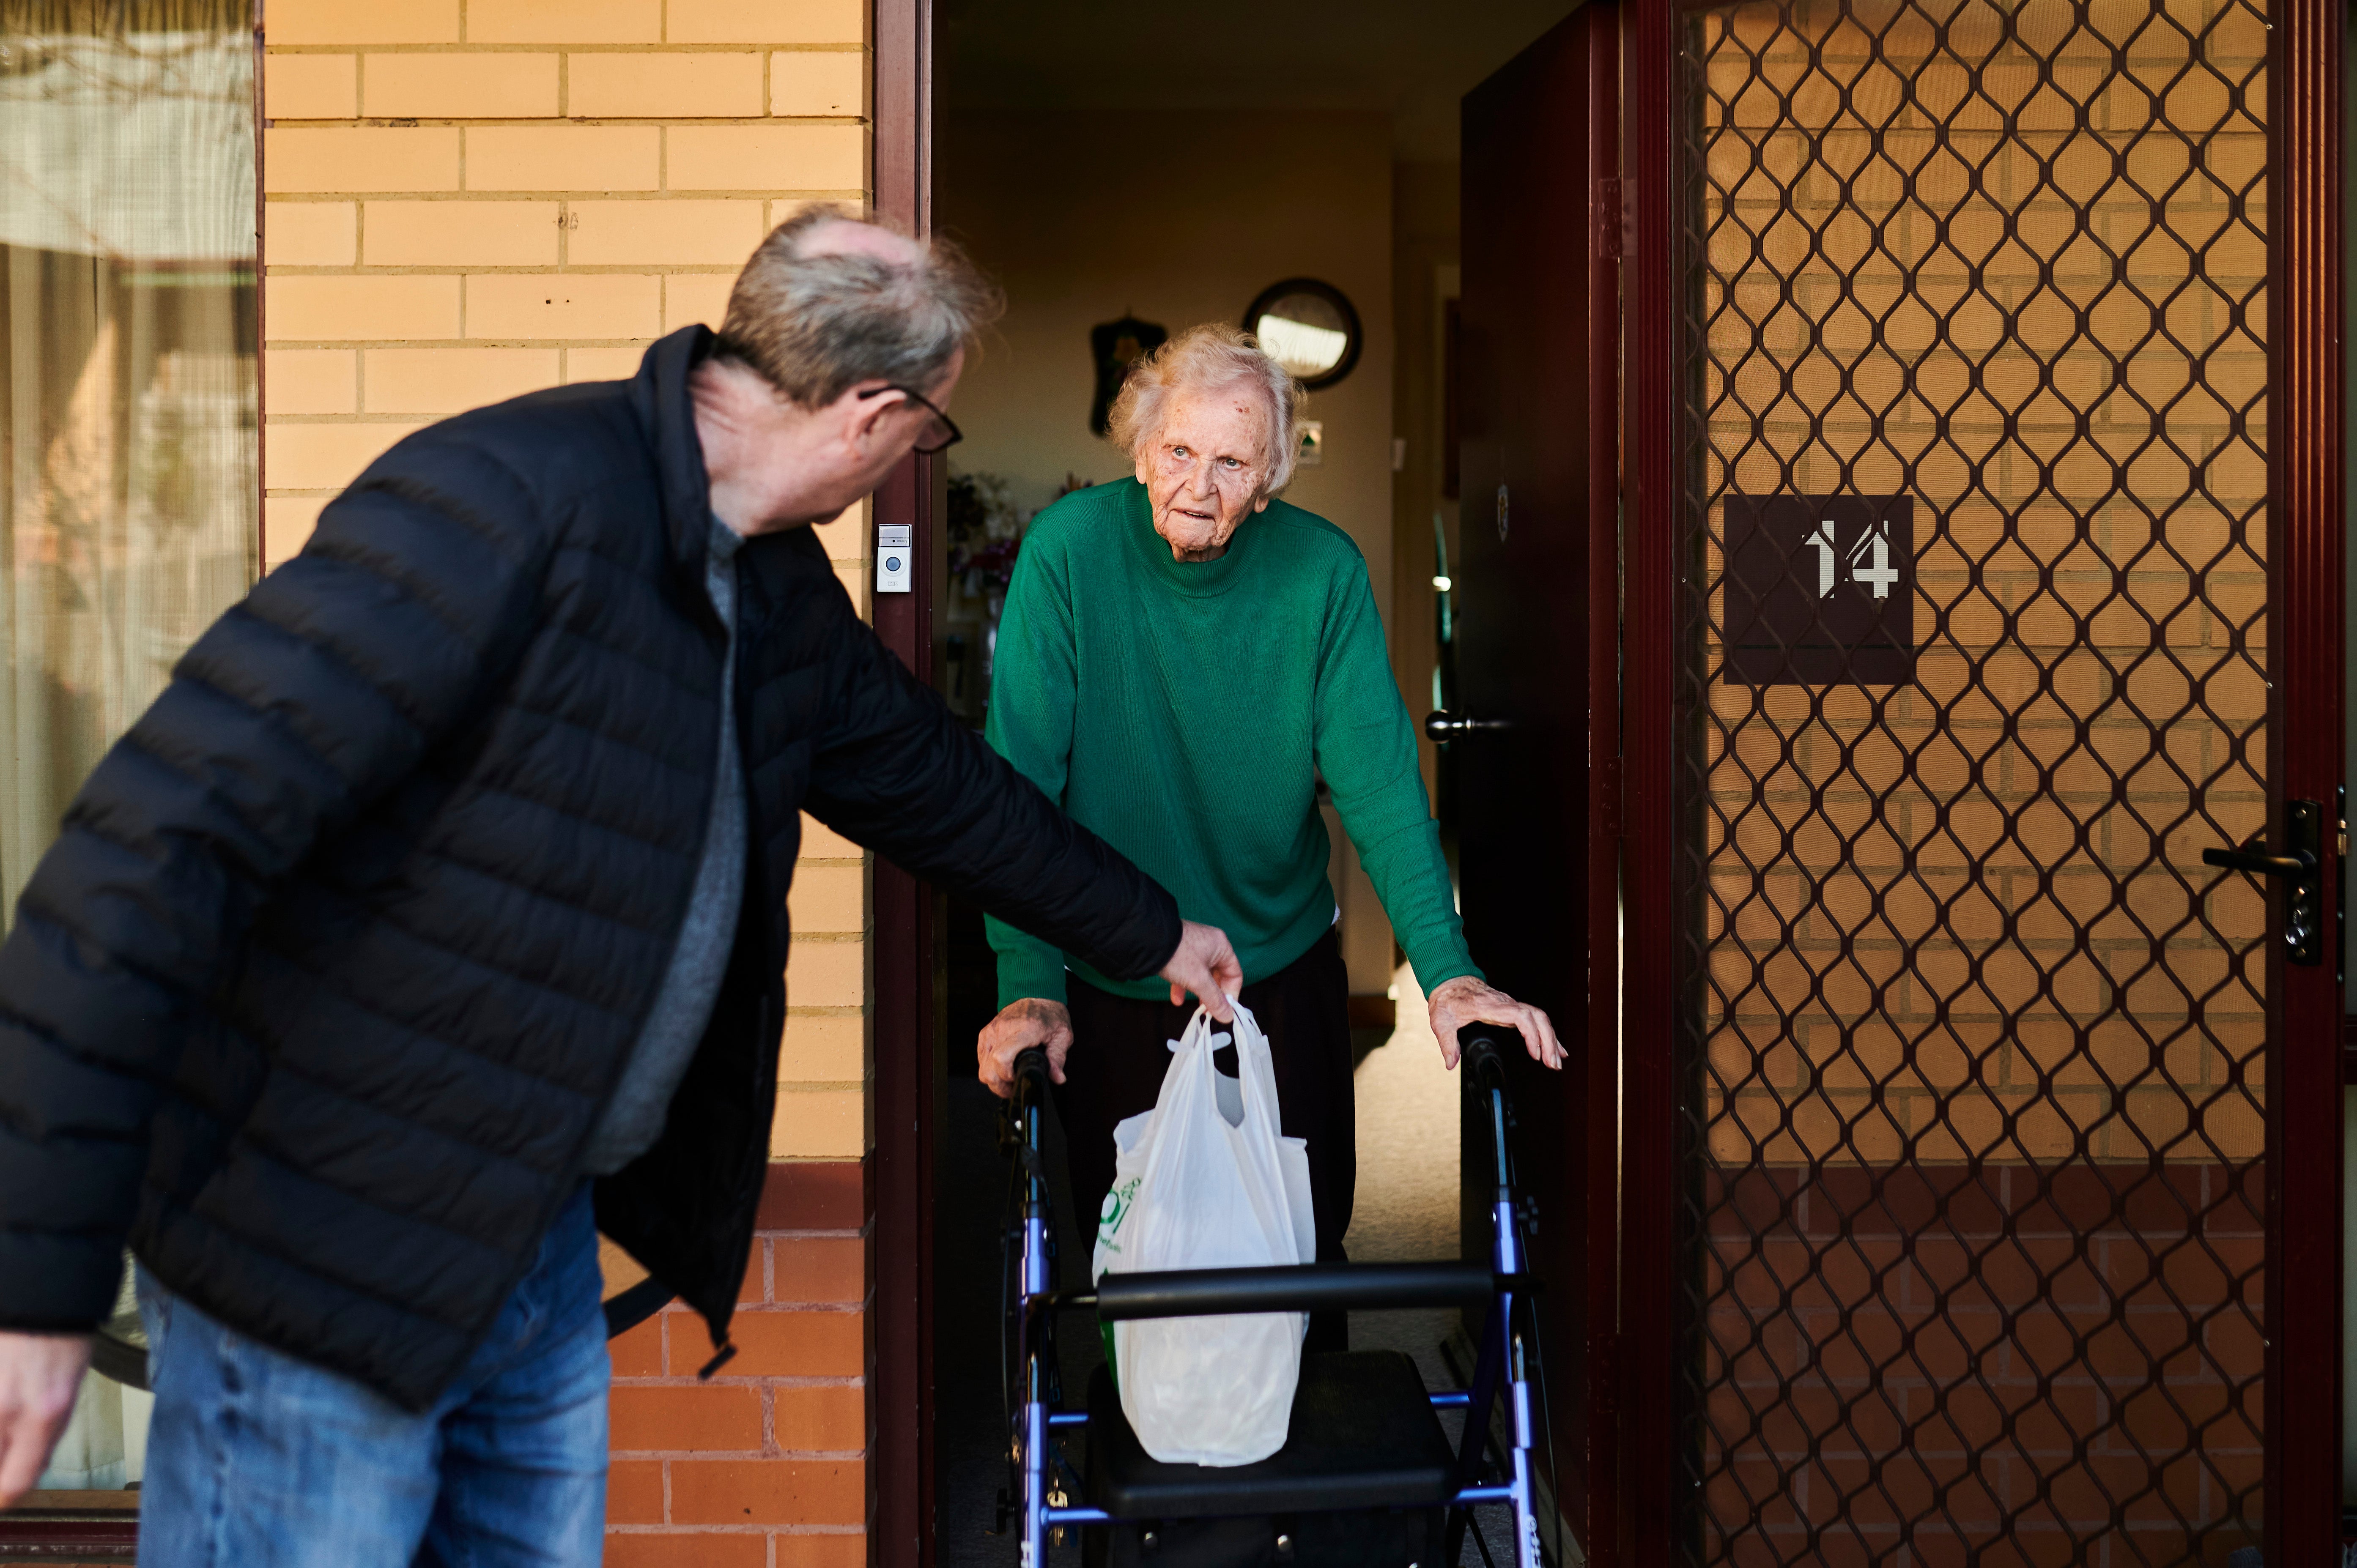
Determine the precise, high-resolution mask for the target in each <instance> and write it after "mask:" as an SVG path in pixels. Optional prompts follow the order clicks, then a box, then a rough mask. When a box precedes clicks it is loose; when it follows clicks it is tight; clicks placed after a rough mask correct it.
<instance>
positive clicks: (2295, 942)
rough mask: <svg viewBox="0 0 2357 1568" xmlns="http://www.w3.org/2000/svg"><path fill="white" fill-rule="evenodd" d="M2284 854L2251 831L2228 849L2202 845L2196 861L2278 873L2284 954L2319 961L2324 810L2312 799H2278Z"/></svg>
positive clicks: (2303, 961) (2321, 956)
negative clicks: (2281, 801) (2281, 890)
mask: <svg viewBox="0 0 2357 1568" xmlns="http://www.w3.org/2000/svg"><path fill="white" fill-rule="evenodd" d="M2284 836H2285V837H2286V838H2287V839H2289V840H2290V841H2291V842H2290V843H2289V844H2287V846H2286V847H2287V848H2288V849H2289V850H2290V851H2291V853H2290V854H2275V853H2274V852H2273V851H2271V850H2270V849H2269V848H2268V847H2267V846H2266V843H2264V842H2263V841H2264V840H2265V839H2266V834H2265V833H2253V834H2252V835H2251V836H2250V838H2249V839H2248V840H2247V841H2246V842H2244V843H2241V844H2238V845H2236V846H2235V847H2234V848H2233V849H2205V850H2203V851H2202V852H2201V864H2202V865H2215V866H2220V867H2222V868H2223V869H2225V870H2228V871H2247V872H2250V873H2252V874H2254V875H2259V876H2280V877H2282V878H2283V879H2284V883H2285V886H2284V922H2283V941H2284V956H2285V957H2286V958H2287V959H2289V960H2290V961H2292V962H2294V963H2301V964H2312V963H2322V962H2323V961H2324V899H2323V890H2324V887H2323V885H2324V878H2323V877H2322V876H2321V875H2319V872H2321V871H2322V869H2323V866H2324V858H2323V857H2324V810H2323V808H2322V807H2321V806H2319V805H2318V804H2317V802H2315V801H2314V800H2286V801H2285V802H2284Z"/></svg>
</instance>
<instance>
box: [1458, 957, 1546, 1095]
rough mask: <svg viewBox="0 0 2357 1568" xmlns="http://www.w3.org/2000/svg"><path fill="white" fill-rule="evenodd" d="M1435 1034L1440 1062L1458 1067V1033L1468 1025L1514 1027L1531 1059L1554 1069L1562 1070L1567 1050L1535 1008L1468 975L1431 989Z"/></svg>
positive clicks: (1542, 1015)
mask: <svg viewBox="0 0 2357 1568" xmlns="http://www.w3.org/2000/svg"><path fill="white" fill-rule="evenodd" d="M1430 1002H1431V1008H1432V1032H1433V1035H1434V1036H1435V1037H1437V1039H1438V1040H1439V1041H1440V1059H1441V1060H1442V1061H1444V1062H1446V1063H1448V1067H1449V1069H1450V1070H1451V1071H1454V1070H1455V1069H1456V1067H1457V1061H1458V1055H1459V1053H1458V1049H1457V1031H1458V1030H1459V1029H1461V1028H1463V1027H1464V1026H1466V1025H1468V1024H1496V1025H1499V1026H1501V1027H1505V1026H1511V1027H1512V1028H1513V1030H1514V1031H1515V1032H1516V1033H1518V1034H1520V1035H1521V1036H1523V1046H1524V1047H1526V1048H1527V1049H1528V1050H1529V1051H1530V1053H1531V1059H1532V1060H1533V1061H1534V1062H1542V1063H1544V1064H1545V1065H1546V1066H1548V1067H1551V1068H1558V1069H1559V1068H1561V1067H1562V1066H1563V1058H1564V1050H1563V1044H1562V1042H1561V1041H1559V1040H1557V1039H1556V1038H1555V1025H1554V1024H1552V1023H1550V1022H1549V1021H1548V1019H1547V1015H1545V1014H1544V1013H1542V1012H1540V1011H1539V1010H1538V1009H1537V1008H1535V1007H1530V1006H1525V1005H1524V1004H1522V1003H1520V1002H1517V1001H1515V1000H1514V999H1513V998H1512V997H1511V996H1509V995H1507V994H1506V993H1504V992H1502V991H1501V990H1499V989H1498V988H1497V987H1495V986H1493V985H1485V984H1483V983H1481V982H1480V981H1478V980H1476V979H1474V978H1473V977H1472V976H1471V975H1469V974H1460V975H1458V977H1457V978H1456V979H1454V980H1444V981H1442V982H1441V983H1439V984H1438V985H1436V986H1434V987H1433V988H1432V996H1431V998H1430Z"/></svg>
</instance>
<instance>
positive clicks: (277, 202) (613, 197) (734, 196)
mask: <svg viewBox="0 0 2357 1568" xmlns="http://www.w3.org/2000/svg"><path fill="white" fill-rule="evenodd" d="M864 195H865V192H861V191H856V190H854V189H852V188H850V187H848V186H804V187H798V188H785V187H774V186H733V185H732V186H712V187H708V188H707V187H701V186H688V187H685V188H682V189H678V190H673V189H671V188H668V187H657V186H651V185H650V186H636V187H622V188H604V189H591V188H587V187H583V188H571V187H557V186H524V185H519V186H481V187H476V188H468V189H457V190H438V189H437V190H383V191H365V190H364V191H349V190H274V191H272V192H270V193H269V194H268V195H267V196H266V197H265V198H264V200H266V201H267V202H268V203H269V204H270V205H271V206H273V207H350V206H354V205H356V204H358V203H361V202H371V201H406V202H412V203H419V202H428V201H468V202H478V203H480V202H490V201H505V202H510V203H517V204H521V203H524V202H546V203H551V204H554V203H560V202H561V203H574V202H579V203H584V204H586V203H588V202H605V203H608V205H613V206H622V205H633V206H641V207H643V206H645V205H647V204H649V203H651V202H659V201H818V200H824V199H830V198H840V197H847V196H864ZM2021 575H2023V576H2025V577H2029V578H2032V579H2035V578H2037V577H2038V575H2039V574H2038V573H2037V572H2036V571H2035V570H2034V569H2031V568H2024V569H2023V570H2022V573H2021ZM2105 575H2108V574H2105Z"/></svg>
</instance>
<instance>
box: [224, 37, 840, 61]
mask: <svg viewBox="0 0 2357 1568" xmlns="http://www.w3.org/2000/svg"><path fill="white" fill-rule="evenodd" d="M262 48H263V56H264V59H268V58H269V57H270V56H272V55H289V56H292V55H372V54H373V55H389V54H404V55H448V54H474V55H517V54H522V55H546V54H576V55H588V54H597V55H650V54H652V55H745V54H765V55H767V54H782V55H792V54H809V55H829V54H835V55H849V54H857V55H864V54H866V53H867V52H868V45H867V43H866V40H864V39H863V40H861V41H860V42H857V43H851V42H846V41H845V40H843V39H840V38H837V39H834V40H832V41H827V42H819V43H802V42H795V41H792V40H787V41H783V42H774V43H760V42H756V41H753V40H750V39H747V40H743V41H740V42H737V43H726V44H693V43H677V44H674V43H636V44H614V43H579V44H576V43H567V42H551V43H537V44H533V43H493V42H488V41H487V42H484V43H473V42H457V43H453V42H448V41H445V42H440V43H344V44H317V43H313V44H304V43H295V44H282V43H274V42H272V41H271V39H270V38H268V37H267V36H265V37H264V38H263V40H262Z"/></svg>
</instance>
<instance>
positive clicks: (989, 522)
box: [943, 474, 1025, 599]
mask: <svg viewBox="0 0 2357 1568" xmlns="http://www.w3.org/2000/svg"><path fill="white" fill-rule="evenodd" d="M943 521H944V524H945V527H946V531H947V532H948V536H949V551H950V558H949V568H950V576H951V578H952V580H953V581H955V582H956V583H957V584H958V585H960V586H961V587H962V588H963V590H964V592H965V596H966V597H968V598H970V599H995V598H998V597H1000V596H1004V595H1005V594H1006V585H1007V584H1008V583H1010V582H1012V581H1013V580H1014V578H1015V556H1016V553H1017V552H1018V551H1020V550H1021V549H1022V548H1023V523H1024V521H1025V520H1024V519H1023V518H1022V517H1021V516H1020V515H1019V514H1018V513H1017V511H1016V510H1015V503H1014V502H1013V501H1011V500H1009V499H1007V496H1006V480H1005V479H1003V478H999V477H998V476H997V475H996V474H952V475H951V476H950V488H949V511H948V516H947V517H946V518H945V519H944V520H943Z"/></svg>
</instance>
